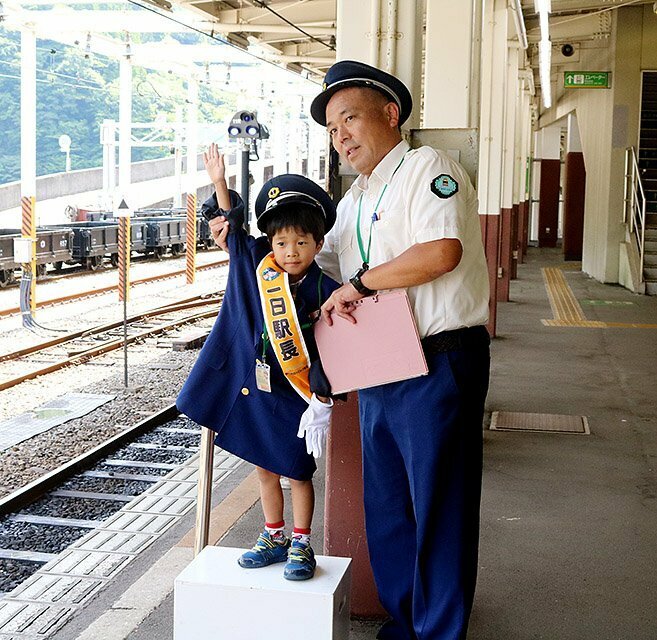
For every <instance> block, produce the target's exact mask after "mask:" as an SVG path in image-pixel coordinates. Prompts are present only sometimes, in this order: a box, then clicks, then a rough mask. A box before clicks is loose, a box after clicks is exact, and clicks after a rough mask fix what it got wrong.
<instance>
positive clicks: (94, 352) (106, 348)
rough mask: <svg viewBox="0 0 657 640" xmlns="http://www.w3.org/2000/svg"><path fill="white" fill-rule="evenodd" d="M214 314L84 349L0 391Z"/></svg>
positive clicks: (183, 319) (190, 317) (5, 384)
mask: <svg viewBox="0 0 657 640" xmlns="http://www.w3.org/2000/svg"><path fill="white" fill-rule="evenodd" d="M216 313H217V311H216V310H215V309H213V310H211V311H204V312H203V313H197V314H195V315H193V316H187V317H185V318H181V319H180V320H174V321H173V322H169V323H167V324H163V325H161V326H159V327H153V328H151V329H147V330H146V331H142V332H140V333H137V334H135V335H132V336H130V337H129V338H128V339H127V340H125V341H124V338H123V337H121V338H117V339H116V340H112V341H110V342H106V343H105V344H104V345H102V346H100V347H91V348H90V349H86V350H84V351H81V352H79V353H76V354H75V355H74V356H70V357H69V358H65V359H63V360H59V361H58V362H54V363H53V364H51V365H48V366H47V367H42V368H41V369H36V370H35V371H31V372H30V373H26V374H25V375H22V376H18V377H16V378H12V379H11V380H7V381H6V382H3V383H1V384H0V391H4V390H5V389H10V388H11V387H15V386H17V385H19V384H21V383H22V382H25V381H26V380H33V379H34V378H38V377H39V376H42V375H45V374H47V373H53V372H55V371H59V370H60V369H63V368H64V367H68V366H71V365H78V364H84V363H85V362H88V361H89V360H92V359H93V358H97V357H98V356H102V355H104V354H105V353H109V352H110V351H115V350H116V349H120V348H121V347H123V346H124V344H132V343H134V342H136V341H137V340H142V339H143V338H148V337H150V336H154V335H157V334H159V333H163V332H164V331H168V330H169V329H174V328H175V327H178V326H180V325H183V324H188V323H190V322H194V321H196V320H201V319H203V318H211V317H212V316H214V315H216Z"/></svg>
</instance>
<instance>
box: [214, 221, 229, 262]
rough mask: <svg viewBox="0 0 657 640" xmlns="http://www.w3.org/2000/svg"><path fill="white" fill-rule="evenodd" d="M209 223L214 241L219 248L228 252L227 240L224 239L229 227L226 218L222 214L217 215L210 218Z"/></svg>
mask: <svg viewBox="0 0 657 640" xmlns="http://www.w3.org/2000/svg"><path fill="white" fill-rule="evenodd" d="M209 224H210V233H212V237H213V238H214V241H215V243H216V244H217V246H218V247H219V248H220V249H223V250H224V251H225V252H226V253H228V240H227V239H226V238H227V237H228V230H229V229H230V225H229V224H228V220H226V218H225V217H224V216H217V217H216V218H213V219H212V220H210V223H209Z"/></svg>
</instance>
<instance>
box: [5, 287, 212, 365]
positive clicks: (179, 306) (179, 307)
mask: <svg viewBox="0 0 657 640" xmlns="http://www.w3.org/2000/svg"><path fill="white" fill-rule="evenodd" d="M221 293H222V292H219V295H220V296H221ZM211 295H215V294H210V295H207V294H202V295H199V296H193V297H192V298H185V299H184V300H179V301H178V302H174V303H171V304H169V305H164V306H162V307H156V308H155V309H151V310H150V311H146V312H144V313H140V314H137V315H135V316H131V317H130V318H128V319H127V322H128V323H135V322H140V321H142V320H146V319H148V318H152V317H156V316H158V315H163V314H165V313H171V312H173V311H183V310H184V309H191V308H193V307H198V306H204V305H206V304H214V303H217V302H220V301H221V299H222V298H221V297H219V298H218V299H217V300H212V299H211ZM121 326H123V320H118V321H116V322H110V323H108V324H104V325H99V326H97V327H93V328H91V329H84V330H82V331H74V332H72V333H67V334H66V335H65V336H60V337H58V338H53V339H52V340H48V341H47V342H40V343H39V344H35V345H32V346H31V347H24V348H23V349H18V350H17V351H11V352H10V353H5V354H2V355H0V362H10V361H12V360H18V358H22V357H23V356H27V355H30V354H32V353H38V352H39V351H44V350H46V349H50V348H52V347H56V346H59V345H62V344H66V343H67V342H72V341H73V340H77V339H78V338H87V337H93V336H96V335H99V334H102V333H105V332H107V331H111V330H112V329H117V328H118V327H121Z"/></svg>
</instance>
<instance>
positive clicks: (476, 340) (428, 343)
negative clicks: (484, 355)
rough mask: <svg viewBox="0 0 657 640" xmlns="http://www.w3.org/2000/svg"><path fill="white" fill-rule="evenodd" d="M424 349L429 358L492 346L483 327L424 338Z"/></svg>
mask: <svg viewBox="0 0 657 640" xmlns="http://www.w3.org/2000/svg"><path fill="white" fill-rule="evenodd" d="M421 342H422V348H423V349H424V353H425V355H427V356H430V355H433V354H435V353H445V352H446V351H458V350H460V349H469V348H473V347H483V346H488V345H489V344H490V336H489V335H488V330H487V329H486V327H484V326H483V325H479V326H477V327H465V328H463V329H453V330H452V331H441V332H440V333H434V334H433V335H432V336H427V337H426V338H422V340H421Z"/></svg>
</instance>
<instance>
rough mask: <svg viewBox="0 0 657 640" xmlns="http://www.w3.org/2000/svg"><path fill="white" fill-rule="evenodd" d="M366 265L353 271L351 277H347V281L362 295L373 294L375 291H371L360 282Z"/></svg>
mask: <svg viewBox="0 0 657 640" xmlns="http://www.w3.org/2000/svg"><path fill="white" fill-rule="evenodd" d="M367 269H368V267H361V268H360V269H358V271H356V273H354V275H353V276H351V278H349V282H350V283H351V284H352V285H353V286H354V289H356V291H358V293H360V294H362V295H364V296H373V295H374V294H375V293H376V291H373V290H372V289H368V288H367V287H366V286H365V285H364V284H363V282H362V280H361V278H362V277H363V274H364V273H365V272H366V271H367Z"/></svg>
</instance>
